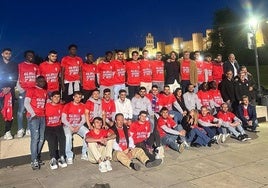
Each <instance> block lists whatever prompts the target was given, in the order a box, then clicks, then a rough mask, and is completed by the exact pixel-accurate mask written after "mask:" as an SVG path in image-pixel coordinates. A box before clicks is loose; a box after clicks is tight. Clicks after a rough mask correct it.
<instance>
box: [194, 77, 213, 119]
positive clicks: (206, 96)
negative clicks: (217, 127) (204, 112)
mask: <svg viewBox="0 0 268 188" xmlns="http://www.w3.org/2000/svg"><path fill="white" fill-rule="evenodd" d="M197 96H198V99H199V100H200V103H201V105H202V106H206V107H207V108H208V109H209V110H210V112H211V114H214V113H215V112H216V111H215V106H214V102H213V98H212V96H211V95H210V91H209V86H208V83H207V82H203V83H202V84H201V85H200V89H199V91H198V92H197Z"/></svg>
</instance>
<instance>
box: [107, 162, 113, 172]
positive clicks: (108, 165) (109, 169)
mask: <svg viewBox="0 0 268 188" xmlns="http://www.w3.org/2000/svg"><path fill="white" fill-rule="evenodd" d="M105 164H106V169H107V171H112V170H113V168H112V164H111V162H110V160H106V161H105Z"/></svg>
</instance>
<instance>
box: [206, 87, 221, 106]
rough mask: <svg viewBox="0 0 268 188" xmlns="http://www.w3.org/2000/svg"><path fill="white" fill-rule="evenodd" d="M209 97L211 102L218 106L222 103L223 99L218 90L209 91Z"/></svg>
mask: <svg viewBox="0 0 268 188" xmlns="http://www.w3.org/2000/svg"><path fill="white" fill-rule="evenodd" d="M209 93H210V94H209V95H210V96H211V98H212V100H213V101H214V102H215V103H216V104H217V105H218V106H220V105H221V104H222V103H223V99H222V97H221V92H220V90H218V89H211V90H209Z"/></svg>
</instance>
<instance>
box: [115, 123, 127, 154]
mask: <svg viewBox="0 0 268 188" xmlns="http://www.w3.org/2000/svg"><path fill="white" fill-rule="evenodd" d="M117 131H118V134H119V143H118V145H119V147H120V148H121V149H122V150H123V151H124V150H126V149H127V148H128V147H127V140H126V137H125V133H124V129H123V128H122V129H120V128H117Z"/></svg>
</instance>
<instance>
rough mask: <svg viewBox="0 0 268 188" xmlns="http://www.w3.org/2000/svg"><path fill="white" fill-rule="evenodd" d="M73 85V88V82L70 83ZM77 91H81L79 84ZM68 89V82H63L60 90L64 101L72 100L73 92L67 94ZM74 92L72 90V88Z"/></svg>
mask: <svg viewBox="0 0 268 188" xmlns="http://www.w3.org/2000/svg"><path fill="white" fill-rule="evenodd" d="M70 84H72V85H73V89H74V83H70ZM79 88H80V89H79V91H81V85H80V84H79ZM68 90H69V84H68V83H67V84H64V92H62V99H63V100H64V101H65V103H68V102H71V101H72V100H73V94H71V95H69V94H68ZM73 92H74V90H73Z"/></svg>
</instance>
